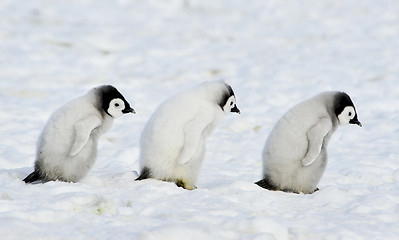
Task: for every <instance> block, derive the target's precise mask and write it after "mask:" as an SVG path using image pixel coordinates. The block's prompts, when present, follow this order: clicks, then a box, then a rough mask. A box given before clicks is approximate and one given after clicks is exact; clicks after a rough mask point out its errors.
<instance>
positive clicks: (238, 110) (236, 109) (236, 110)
mask: <svg viewBox="0 0 399 240" xmlns="http://www.w3.org/2000/svg"><path fill="white" fill-rule="evenodd" d="M230 111H231V112H235V113H238V114H240V113H241V112H240V109H238V107H237V105H236V106H234V107H233V108H232V109H231V110H230Z"/></svg>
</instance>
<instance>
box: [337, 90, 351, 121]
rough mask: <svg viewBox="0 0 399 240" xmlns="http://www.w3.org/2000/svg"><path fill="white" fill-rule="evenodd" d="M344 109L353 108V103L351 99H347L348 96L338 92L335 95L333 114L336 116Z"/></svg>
mask: <svg viewBox="0 0 399 240" xmlns="http://www.w3.org/2000/svg"><path fill="white" fill-rule="evenodd" d="M346 107H353V108H355V106H354V105H353V102H352V100H351V98H350V97H349V95H348V94H346V93H344V92H339V93H337V95H335V101H334V113H335V115H336V116H338V115H339V114H340V113H342V111H343V110H344V109H345V108H346Z"/></svg>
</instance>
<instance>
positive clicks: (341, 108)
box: [334, 92, 362, 127]
mask: <svg viewBox="0 0 399 240" xmlns="http://www.w3.org/2000/svg"><path fill="white" fill-rule="evenodd" d="M334 111H335V115H336V116H337V118H338V121H339V124H340V125H346V124H357V125H359V126H360V127H361V126H362V124H361V123H360V122H359V120H358V119H357V113H356V109H355V105H353V102H352V100H351V98H350V97H349V95H348V94H346V93H344V92H340V93H337V95H336V96H335V102H334Z"/></svg>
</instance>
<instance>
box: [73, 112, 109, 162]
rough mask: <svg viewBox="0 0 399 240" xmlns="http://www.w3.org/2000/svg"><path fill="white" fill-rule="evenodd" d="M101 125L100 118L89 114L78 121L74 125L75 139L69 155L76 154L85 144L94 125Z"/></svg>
mask: <svg viewBox="0 0 399 240" xmlns="http://www.w3.org/2000/svg"><path fill="white" fill-rule="evenodd" d="M100 125H101V119H100V118H99V117H97V116H95V115H90V116H88V117H86V118H83V119H82V120H80V121H78V122H77V123H75V125H74V131H75V139H74V141H73V144H72V147H71V150H70V151H69V156H71V157H73V156H76V154H78V153H79V152H80V151H81V150H82V149H83V148H84V146H85V145H86V143H87V141H88V140H89V137H90V134H91V132H92V131H93V129H95V128H96V127H98V126H100Z"/></svg>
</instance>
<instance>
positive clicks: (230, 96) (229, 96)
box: [219, 83, 240, 113]
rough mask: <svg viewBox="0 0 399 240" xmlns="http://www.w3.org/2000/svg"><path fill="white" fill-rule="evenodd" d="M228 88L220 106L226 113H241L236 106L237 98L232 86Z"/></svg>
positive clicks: (227, 86)
mask: <svg viewBox="0 0 399 240" xmlns="http://www.w3.org/2000/svg"><path fill="white" fill-rule="evenodd" d="M225 85H226V88H225V89H224V90H223V93H222V97H221V98H220V101H219V106H220V107H221V108H222V110H223V111H224V112H225V113H229V112H235V113H240V109H238V107H237V104H236V97H235V95H234V92H233V89H232V88H231V86H230V85H228V84H226V83H225Z"/></svg>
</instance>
